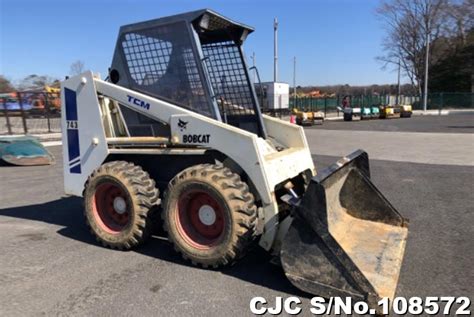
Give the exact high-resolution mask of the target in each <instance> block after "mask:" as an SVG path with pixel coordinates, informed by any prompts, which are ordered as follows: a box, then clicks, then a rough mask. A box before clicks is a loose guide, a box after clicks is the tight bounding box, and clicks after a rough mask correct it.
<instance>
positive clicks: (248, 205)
mask: <svg viewBox="0 0 474 317" xmlns="http://www.w3.org/2000/svg"><path fill="white" fill-rule="evenodd" d="M252 31H253V29H252V28H251V27H249V26H246V25H244V24H241V23H237V22H234V21H232V20H230V19H227V18H225V17H223V16H221V15H219V14H217V13H215V12H213V11H211V10H200V11H194V12H189V13H185V14H180V15H175V16H170V17H165V18H160V19H156V20H151V21H146V22H142V23H136V24H131V25H126V26H122V27H121V28H120V32H119V36H118V40H117V44H116V48H115V53H114V56H113V61H112V65H111V67H110V70H109V78H108V80H106V81H103V80H101V79H99V78H98V76H96V75H94V74H93V73H92V72H85V73H83V74H81V75H78V76H75V77H72V78H69V79H67V80H65V81H64V82H63V83H62V91H61V98H62V125H63V131H64V132H63V144H64V155H63V159H64V187H65V191H66V193H67V194H71V195H77V196H83V197H84V205H85V211H84V212H85V216H86V220H87V223H88V225H89V226H90V229H91V232H92V234H94V235H95V236H96V238H97V239H98V241H100V242H101V243H102V244H103V245H105V246H108V247H111V248H116V249H122V250H127V249H131V248H134V247H136V246H138V245H139V244H141V243H143V242H144V241H145V240H146V239H147V237H148V236H149V235H150V234H151V224H152V220H153V218H154V216H156V215H159V216H160V217H161V218H162V220H163V226H164V229H165V231H166V232H167V235H168V238H169V241H170V242H171V243H172V244H174V247H175V249H176V250H177V251H178V252H179V253H181V254H182V256H183V257H184V258H186V259H188V260H190V261H191V262H192V263H194V264H197V265H201V266H203V267H219V266H223V265H227V264H231V263H233V262H234V261H235V260H237V259H238V258H240V257H241V256H243V255H244V253H245V251H246V249H248V247H249V245H250V244H251V243H252V242H253V241H258V243H259V245H260V246H261V247H263V248H264V249H265V250H267V251H270V252H273V254H275V255H280V259H281V263H282V266H283V268H284V270H285V272H286V275H287V277H288V278H289V280H290V281H291V282H292V283H293V284H294V285H295V286H296V287H298V288H300V289H302V290H304V291H307V292H309V293H312V294H317V295H320V296H333V295H343V296H351V297H354V298H358V299H361V300H365V301H367V302H368V303H369V304H370V305H372V306H373V307H375V303H376V301H377V300H378V299H380V298H381V297H393V296H394V293H395V289H396V285H397V279H398V276H399V272H400V266H401V263H402V258H403V254H404V248H405V242H406V238H407V220H406V219H404V218H403V217H402V216H401V215H400V214H399V213H398V212H397V211H396V210H395V208H394V207H393V206H392V205H391V204H390V203H389V202H388V201H387V200H386V199H385V197H384V196H383V195H382V194H381V193H380V192H379V191H378V190H377V188H376V187H375V186H374V184H373V183H372V182H371V181H370V173H369V165H368V157H367V154H366V153H365V152H363V151H360V150H359V151H356V152H354V153H352V154H351V155H348V156H346V157H344V158H342V159H341V160H339V161H338V162H336V163H335V164H334V165H332V166H330V167H329V168H327V169H325V170H323V171H319V172H318V173H316V169H315V167H314V164H313V160H312V157H311V153H310V150H309V147H308V144H307V142H306V137H305V135H304V132H303V129H302V128H301V127H299V126H296V125H294V124H290V123H287V122H284V121H281V120H278V119H275V118H272V117H269V116H264V115H261V113H260V108H259V105H258V101H257V98H256V94H255V91H254V87H253V85H252V83H251V81H250V80H249V72H248V68H247V64H246V61H245V58H244V53H243V51H242V44H243V42H244V41H245V39H246V37H247V35H248V34H249V33H251V32H252Z"/></svg>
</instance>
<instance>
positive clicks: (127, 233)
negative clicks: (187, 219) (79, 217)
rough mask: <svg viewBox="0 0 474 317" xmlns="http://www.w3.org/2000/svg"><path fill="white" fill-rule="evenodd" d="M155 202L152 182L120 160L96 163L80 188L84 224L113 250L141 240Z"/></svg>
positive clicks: (148, 229)
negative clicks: (98, 164) (83, 187)
mask: <svg viewBox="0 0 474 317" xmlns="http://www.w3.org/2000/svg"><path fill="white" fill-rule="evenodd" d="M159 203H160V199H159V192H158V189H157V188H156V187H155V181H154V180H153V179H151V178H150V176H149V175H148V173H147V172H145V171H144V170H143V169H142V168H141V167H139V166H135V165H134V164H132V163H128V162H124V161H113V162H109V163H105V164H103V165H102V166H100V167H99V168H98V169H96V170H95V171H94V172H93V173H92V175H91V176H90V177H89V179H88V180H87V182H86V186H85V190H84V205H85V210H84V214H85V218H86V223H87V225H88V226H89V228H90V230H91V232H92V234H93V235H94V236H95V237H96V239H97V241H99V242H101V243H102V244H103V245H104V246H106V247H110V248H113V249H119V250H129V249H131V248H133V247H136V246H138V245H140V244H142V243H143V242H145V240H146V239H147V238H148V237H149V235H150V233H151V228H152V219H151V218H152V213H153V212H155V210H156V207H157V206H158V204H159Z"/></svg>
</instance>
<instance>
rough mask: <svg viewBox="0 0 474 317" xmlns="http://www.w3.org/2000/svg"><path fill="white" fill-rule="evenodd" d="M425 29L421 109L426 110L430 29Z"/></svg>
mask: <svg viewBox="0 0 474 317" xmlns="http://www.w3.org/2000/svg"><path fill="white" fill-rule="evenodd" d="M429 24H430V23H429V21H428V29H427V30H426V50H425V82H424V88H423V111H426V110H427V107H428V65H429V54H430V29H429Z"/></svg>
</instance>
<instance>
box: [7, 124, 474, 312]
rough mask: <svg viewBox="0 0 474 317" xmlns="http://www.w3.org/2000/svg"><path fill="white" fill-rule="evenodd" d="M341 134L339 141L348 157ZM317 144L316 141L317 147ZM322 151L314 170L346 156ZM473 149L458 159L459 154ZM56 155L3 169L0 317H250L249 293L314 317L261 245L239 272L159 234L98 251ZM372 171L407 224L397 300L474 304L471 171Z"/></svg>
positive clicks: (407, 167) (386, 164) (382, 164)
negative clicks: (284, 300) (188, 258)
mask: <svg viewBox="0 0 474 317" xmlns="http://www.w3.org/2000/svg"><path fill="white" fill-rule="evenodd" d="M413 119H415V118H412V119H408V120H413ZM394 122H395V120H394ZM400 122H401V121H400ZM364 123H365V122H364ZM394 124H395V123H394ZM400 124H402V123H400ZM466 125H468V124H466ZM325 127H326V128H328V127H330V125H329V124H328V125H325ZM318 129H319V128H318ZM328 129H329V128H328ZM314 130H316V129H314ZM321 131H323V130H321ZM349 133H350V132H349ZM435 133H436V132H435ZM440 135H442V134H441V133H440ZM340 137H341V136H339V135H336V136H333V140H332V142H334V143H339V144H343V145H344V148H341V149H340V150H341V151H342V150H345V149H346V147H347V149H349V148H350V146H351V144H350V143H348V142H347V143H345V141H344V140H345V139H341V138H340ZM315 138H317V135H312V134H308V139H309V143H310V144H312V142H316V141H314V139H315ZM418 141H420V140H419V139H417V142H418ZM314 145H315V144H313V146H312V152H313V154H314V156H313V158H314V161H315V163H316V166H317V168H318V169H321V168H324V167H326V166H328V165H329V164H331V163H332V162H334V161H335V160H337V159H338V157H336V156H332V155H322V154H323V153H322V152H323V151H319V150H318V146H314ZM469 146H472V144H465V146H464V148H463V147H462V146H460V147H459V148H455V150H453V152H456V153H454V154H456V155H458V156H459V157H463V156H464V155H466V153H467V152H466V148H467V147H469ZM358 147H359V146H357V144H354V145H353V148H358ZM49 149H50V150H51V151H52V152H53V154H54V155H55V156H56V158H57V159H58V161H57V162H56V164H55V165H54V166H43V167H12V166H2V167H0V179H1V182H0V193H1V196H0V250H1V253H0V285H2V287H0V316H25V315H46V316H49V315H72V316H92V315H94V316H99V315H102V316H111V315H144V316H151V315H154V316H156V315H159V316H168V315H180V316H190V315H193V316H196V315H197V316H222V315H226V316H242V315H251V313H250V311H249V302H250V299H251V298H252V297H253V296H263V297H265V298H267V299H268V300H269V301H272V300H274V298H275V297H276V296H284V297H285V296H290V295H296V296H300V297H302V298H304V303H303V315H309V299H308V298H310V297H311V296H310V295H308V294H304V293H302V292H300V291H298V290H297V289H296V288H294V287H293V286H291V284H290V282H289V281H288V280H287V279H286V278H285V276H284V273H283V271H282V269H281V268H280V267H278V266H275V265H273V264H271V263H270V257H269V256H268V255H267V254H266V253H265V252H264V251H263V250H261V249H259V248H258V247H256V248H254V249H253V250H252V251H251V252H250V253H249V254H248V255H247V256H246V257H245V258H244V259H243V260H242V261H240V262H238V263H237V264H236V265H234V266H233V267H230V268H225V269H223V270H204V269H199V268H195V267H193V266H190V265H189V264H188V263H186V262H184V261H183V260H182V259H181V258H180V257H179V256H178V255H177V254H176V253H175V252H174V251H173V248H172V246H171V245H170V244H169V243H168V242H167V241H166V240H164V239H163V238H160V237H158V236H155V237H153V238H152V239H151V241H149V243H147V244H146V245H144V246H143V247H141V248H139V249H138V250H136V251H130V252H120V251H113V250H109V249H106V248H103V247H101V246H99V244H98V243H97V242H96V241H95V240H94V239H93V238H92V236H91V235H90V234H89V232H88V231H87V228H86V226H85V224H84V220H83V216H82V202H81V199H80V198H74V197H64V196H63V189H62V162H61V147H60V146H55V147H50V148H49ZM399 150H400V149H399V148H396V149H395V150H393V151H392V152H398V151H399ZM436 150H437V149H436V148H433V149H432V151H436ZM423 151H426V149H422V150H420V152H423ZM458 151H460V153H457V152H458ZM369 153H370V152H369ZM346 154H348V153H346ZM420 155H422V156H425V153H421V154H420ZM394 157H395V158H396V156H394ZM370 165H371V173H372V178H373V182H374V183H375V184H376V185H377V186H378V187H379V188H380V190H381V191H382V192H383V193H384V194H385V195H386V197H387V198H388V199H389V201H391V202H392V204H393V205H394V206H395V208H397V209H398V210H399V211H400V213H402V214H403V215H404V216H405V217H408V218H409V219H410V227H409V228H410V233H409V238H408V243H407V249H406V254H405V259H404V262H403V267H402V270H401V276H400V281H399V286H398V291H397V295H398V296H406V297H410V296H420V297H424V296H472V294H474V286H473V284H472V280H473V269H472V263H474V248H473V247H472V241H474V226H473V223H474V212H473V211H474V210H473V202H474V182H473V179H474V167H473V166H467V165H469V164H467V163H466V165H462V164H432V163H429V164H427V163H413V162H409V161H408V160H407V161H403V162H400V161H397V160H396V159H395V160H392V159H391V156H390V155H388V156H387V159H384V160H382V159H380V158H377V156H376V157H374V156H372V159H371V161H370Z"/></svg>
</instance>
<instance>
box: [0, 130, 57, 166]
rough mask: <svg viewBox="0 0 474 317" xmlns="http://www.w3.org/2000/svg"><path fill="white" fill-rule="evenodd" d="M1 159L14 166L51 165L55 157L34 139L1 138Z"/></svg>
mask: <svg viewBox="0 0 474 317" xmlns="http://www.w3.org/2000/svg"><path fill="white" fill-rule="evenodd" d="M0 159H2V160H3V161H5V162H7V163H9V164H13V165H28V166H31V165H50V164H53V163H54V157H53V155H52V154H51V153H49V151H48V150H46V148H45V147H44V146H43V145H42V144H41V143H40V142H39V141H38V140H37V139H36V138H34V137H30V136H24V137H2V138H0Z"/></svg>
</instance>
